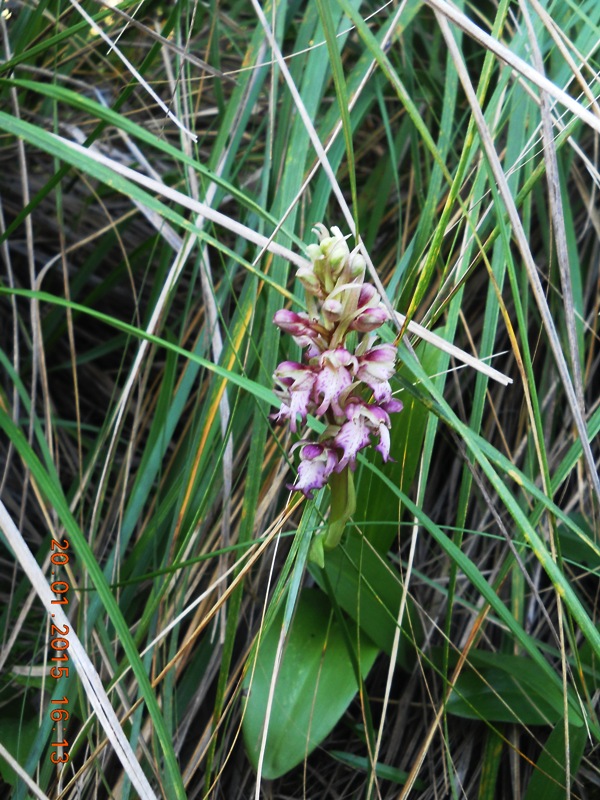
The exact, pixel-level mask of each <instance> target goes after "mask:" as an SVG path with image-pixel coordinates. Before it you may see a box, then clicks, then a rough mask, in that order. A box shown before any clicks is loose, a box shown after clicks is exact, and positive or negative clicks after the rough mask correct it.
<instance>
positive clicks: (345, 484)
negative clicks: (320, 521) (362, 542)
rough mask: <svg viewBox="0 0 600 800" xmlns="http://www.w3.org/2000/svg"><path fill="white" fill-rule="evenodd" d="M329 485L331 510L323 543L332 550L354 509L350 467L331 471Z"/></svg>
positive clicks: (354, 496)
mask: <svg viewBox="0 0 600 800" xmlns="http://www.w3.org/2000/svg"><path fill="white" fill-rule="evenodd" d="M329 486H330V487H331V511H330V514H329V527H328V529H327V533H326V535H325V541H324V543H323V544H324V546H325V549H326V550H333V548H334V547H337V546H338V544H339V543H340V539H341V538H342V534H343V533H344V529H345V527H346V523H347V522H348V520H349V519H350V517H351V516H352V514H354V512H355V511H356V493H355V491H354V479H353V477H352V472H351V471H350V468H349V467H346V469H344V470H343V471H342V472H340V473H337V472H334V473H332V475H331V477H330V478H329Z"/></svg>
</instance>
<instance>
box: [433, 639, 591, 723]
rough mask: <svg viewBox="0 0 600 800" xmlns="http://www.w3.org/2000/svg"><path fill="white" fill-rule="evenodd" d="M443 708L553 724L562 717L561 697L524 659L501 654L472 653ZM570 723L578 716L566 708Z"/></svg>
mask: <svg viewBox="0 0 600 800" xmlns="http://www.w3.org/2000/svg"><path fill="white" fill-rule="evenodd" d="M446 709H447V711H448V713H449V714H454V715H456V716H459V717H466V718H467V719H483V720H486V721H487V722H513V723H515V724H521V725H553V724H555V723H557V722H559V720H561V719H563V715H564V700H563V696H562V693H561V691H560V689H559V688H558V687H557V686H556V684H554V683H551V682H550V681H549V680H546V679H545V677H544V676H543V675H542V674H541V673H540V670H539V669H538V667H537V666H536V665H535V664H534V663H533V661H531V660H530V659H528V658H525V657H521V656H513V655H507V654H504V653H484V652H472V653H470V654H469V664H468V666H466V667H465V668H464V669H463V670H462V672H461V674H460V676H459V678H458V680H457V681H456V683H455V684H454V690H453V692H452V694H451V695H450V698H449V700H448V703H447V706H446ZM569 715H570V722H571V724H572V725H575V726H581V725H582V719H581V717H580V716H578V715H577V714H576V712H575V711H573V710H572V707H571V708H570V710H569Z"/></svg>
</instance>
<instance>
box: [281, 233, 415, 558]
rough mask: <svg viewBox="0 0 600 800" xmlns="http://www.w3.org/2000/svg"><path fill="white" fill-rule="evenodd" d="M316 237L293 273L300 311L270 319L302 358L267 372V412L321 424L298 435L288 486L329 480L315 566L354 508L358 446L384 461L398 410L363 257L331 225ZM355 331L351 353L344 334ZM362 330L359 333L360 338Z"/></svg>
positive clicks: (308, 486)
mask: <svg viewBox="0 0 600 800" xmlns="http://www.w3.org/2000/svg"><path fill="white" fill-rule="evenodd" d="M313 231H314V232H315V233H316V235H317V238H318V240H319V242H318V244H310V245H308V248H307V249H308V254H309V257H310V261H311V266H310V267H308V266H305V267H301V268H300V269H299V270H298V272H297V274H296V277H297V278H298V280H299V281H300V283H301V284H302V286H303V287H304V291H305V293H306V300H307V308H308V310H309V311H308V313H305V312H300V313H296V312H293V311H287V310H285V309H281V310H280V311H277V313H276V314H275V317H274V318H273V322H274V323H275V325H277V326H278V327H279V328H281V330H282V331H284V332H285V333H288V334H289V335H291V336H292V337H293V338H294V341H295V342H296V344H298V345H299V346H300V347H301V348H303V349H304V353H303V357H302V363H298V362H295V361H283V362H282V363H281V364H279V366H278V367H277V369H276V370H275V373H274V375H273V378H274V381H275V382H276V384H277V388H276V390H275V392H276V394H277V396H278V397H279V399H280V400H281V407H280V409H279V411H278V412H277V413H276V414H275V415H273V418H274V419H275V420H276V421H277V422H284V421H287V422H289V426H290V430H291V431H292V432H293V433H295V432H296V430H297V427H298V417H299V418H300V421H301V423H302V424H304V422H305V421H306V417H307V415H308V414H312V415H313V416H315V417H318V418H319V417H320V418H322V419H323V420H324V422H325V423H326V429H325V431H324V432H323V433H322V434H321V436H319V437H318V439H317V440H316V441H311V440H310V439H302V440H301V441H300V442H298V443H297V444H296V445H294V447H293V448H292V450H295V449H299V452H300V465H299V467H298V477H297V479H296V482H295V484H294V485H293V486H290V488H292V489H295V490H297V491H300V492H303V493H304V495H305V496H306V497H308V498H309V499H310V498H312V496H313V492H314V491H315V490H318V489H322V488H323V487H324V486H325V485H326V484H329V486H330V487H331V492H332V497H331V513H330V518H329V528H328V532H327V534H326V535H325V536H324V537H317V539H315V540H314V541H313V547H312V550H311V557H312V558H313V560H315V561H316V562H317V563H319V564H320V565H321V566H322V565H323V563H324V550H323V548H326V549H330V548H332V547H335V546H336V545H337V543H338V542H339V540H340V538H341V536H342V533H343V530H344V527H345V523H346V521H347V520H348V519H349V518H350V516H351V515H352V514H353V513H354V511H355V504H356V501H355V495H354V484H353V479H352V473H353V471H354V470H355V468H356V457H357V455H358V453H359V452H360V451H361V450H363V449H364V448H366V447H368V446H369V445H370V444H374V445H375V449H376V450H378V451H379V452H380V453H381V455H382V456H383V460H384V461H388V460H389V458H390V426H391V423H390V417H389V415H390V414H393V413H397V412H399V411H401V410H402V403H400V402H399V401H398V400H394V399H393V398H392V391H391V387H390V383H389V381H390V378H391V377H392V376H393V374H394V372H395V361H396V350H395V348H394V347H393V345H391V344H375V342H376V340H377V335H376V334H374V333H373V331H375V330H377V328H380V327H381V326H382V325H383V324H384V323H385V322H386V321H387V320H388V319H389V314H388V311H387V309H386V307H385V306H384V305H383V303H382V302H381V297H380V296H379V294H378V292H377V290H376V289H375V287H374V286H372V285H371V284H370V283H368V282H365V261H364V259H363V257H362V256H361V255H360V254H359V253H358V252H351V251H350V248H349V247H348V244H347V242H346V237H345V236H344V235H343V234H342V232H341V230H340V229H339V228H337V227H332V228H331V230H328V229H327V228H326V227H325V225H323V224H321V223H319V224H318V225H316V226H315V227H314V228H313ZM351 333H352V341H355V340H356V338H357V336H358V337H359V338H358V342H357V344H356V347H355V349H354V352H352V350H350V349H349V347H350V346H349V342H348V337H349V335H350V334H351ZM361 336H362V338H361Z"/></svg>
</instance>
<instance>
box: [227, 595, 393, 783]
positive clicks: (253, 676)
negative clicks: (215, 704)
mask: <svg viewBox="0 0 600 800" xmlns="http://www.w3.org/2000/svg"><path fill="white" fill-rule="evenodd" d="M282 621H283V611H281V612H280V613H279V614H278V615H277V617H276V618H275V620H274V622H273V625H272V626H271V627H270V628H269V630H268V631H267V632H266V633H265V635H264V636H263V638H262V640H261V643H260V646H259V648H258V653H257V657H256V661H255V664H254V665H252V664H251V665H250V669H249V672H248V676H247V678H246V684H245V685H246V689H247V691H248V697H247V700H246V704H245V707H244V716H243V724H242V728H243V734H244V743H245V745H246V750H247V753H248V756H249V758H250V761H251V762H252V764H253V766H254V768H255V769H256V768H257V765H258V759H259V754H260V748H261V741H262V737H263V730H264V724H265V717H266V710H267V702H268V697H269V691H270V686H271V682H272V680H273V673H274V664H275V656H276V652H277V645H278V640H279V634H280V630H281V625H282ZM377 654H378V649H377V647H376V646H375V645H374V644H373V643H372V642H370V641H369V640H368V639H367V637H366V636H362V637H361V639H360V648H359V653H358V657H359V661H360V667H361V673H362V675H363V677H364V676H366V675H367V674H368V672H369V670H370V669H371V667H372V666H373V663H374V661H375V658H376V656H377ZM357 689H358V685H357V681H356V676H355V674H354V670H353V667H352V660H351V658H350V655H349V653H348V650H347V647H346V644H345V640H344V636H343V632H342V629H341V626H340V625H339V623H338V622H337V621H336V620H335V619H334V618H333V617H332V614H331V612H330V604H329V601H328V599H327V597H326V596H325V595H324V594H323V593H322V592H320V591H318V590H315V589H305V590H304V591H303V592H302V594H301V595H300V599H299V602H298V607H297V609H296V614H295V616H294V620H293V622H292V626H291V629H290V631H289V635H288V637H287V640H286V643H285V649H284V653H283V659H282V662H281V667H280V670H279V674H278V675H277V682H276V684H275V694H274V699H273V708H272V711H271V715H270V719H269V729H268V735H267V742H266V751H265V759H264V762H263V766H262V775H263V777H265V778H277V777H279V776H280V775H283V774H285V773H286V772H288V771H289V770H290V769H292V768H293V767H295V766H296V765H297V764H299V763H301V762H302V761H303V760H304V759H305V758H306V757H307V756H308V754H309V753H310V752H311V751H312V750H314V748H315V747H316V746H317V745H318V744H320V743H321V742H322V741H323V740H324V739H325V737H326V736H327V735H328V734H329V733H330V732H331V730H332V729H333V727H334V726H335V725H336V723H337V722H338V720H339V719H340V717H341V716H342V714H343V713H344V711H345V710H346V708H347V707H348V705H349V704H350V703H351V701H352V699H353V698H354V696H355V695H356V692H357Z"/></svg>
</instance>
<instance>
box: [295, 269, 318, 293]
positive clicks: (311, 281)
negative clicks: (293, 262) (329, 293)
mask: <svg viewBox="0 0 600 800" xmlns="http://www.w3.org/2000/svg"><path fill="white" fill-rule="evenodd" d="M296 277H297V278H298V280H299V281H300V283H301V284H302V286H304V289H305V290H306V291H307V292H308V293H309V294H312V295H313V296H314V297H323V288H322V286H321V281H320V280H319V278H318V276H317V275H316V274H315V271H314V270H313V269H312V267H300V269H299V270H298V272H297V273H296Z"/></svg>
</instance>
